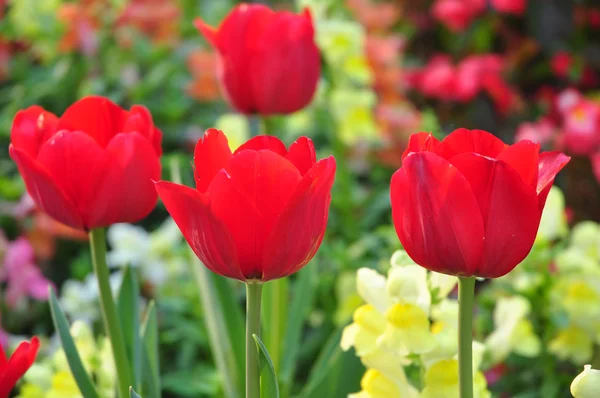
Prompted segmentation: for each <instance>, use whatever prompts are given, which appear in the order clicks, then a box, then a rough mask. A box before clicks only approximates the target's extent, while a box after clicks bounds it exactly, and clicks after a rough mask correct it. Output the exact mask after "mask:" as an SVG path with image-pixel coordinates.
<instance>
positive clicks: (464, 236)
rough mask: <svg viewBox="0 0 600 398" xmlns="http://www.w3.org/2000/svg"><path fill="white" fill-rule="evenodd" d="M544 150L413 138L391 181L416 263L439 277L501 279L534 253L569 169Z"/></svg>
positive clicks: (468, 135)
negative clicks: (548, 207) (549, 202)
mask: <svg viewBox="0 0 600 398" xmlns="http://www.w3.org/2000/svg"><path fill="white" fill-rule="evenodd" d="M539 150H540V145H539V144H538V143H533V142H531V141H520V142H518V143H516V144H514V145H512V146H508V145H505V144H504V143H503V142H502V141H501V140H499V139H498V138H496V137H494V136H493V135H492V134H490V133H488V132H486V131H481V130H467V129H458V130H455V131H454V132H452V133H451V134H450V135H448V136H447V137H446V138H445V139H444V140H443V141H441V142H440V141H438V140H437V139H435V138H434V137H433V136H432V135H431V134H427V133H419V134H413V135H412V136H411V137H410V140H409V145H408V149H407V150H406V151H405V153H404V155H403V158H404V163H403V166H402V168H400V169H399V170H398V171H397V172H396V173H394V176H393V177H392V182H391V200H392V216H393V219H394V225H395V227H396V232H397V233H398V237H399V238H400V241H401V242H402V245H403V246H404V249H405V250H406V252H407V253H408V254H409V255H410V257H411V258H412V259H413V260H414V261H415V262H416V263H417V264H420V265H421V266H423V267H425V268H427V269H430V270H432V271H436V272H442V273H445V274H450V275H458V276H479V277H484V278H497V277H500V276H502V275H504V274H506V273H508V272H509V271H510V270H512V269H513V268H514V267H515V266H516V265H517V264H518V263H519V262H521V261H522V260H523V259H524V258H525V256H527V254H528V253H529V251H530V250H531V246H532V245H533V241H534V240H535V236H536V234H537V229H538V226H539V222H540V218H541V215H542V210H543V208H544V204H545V202H546V197H547V195H548V192H549V191H550V187H551V186H552V183H553V182H554V177H555V176H556V174H557V173H558V172H559V171H560V170H561V169H562V168H563V167H564V166H565V165H566V164H567V163H568V161H569V159H570V158H569V157H568V156H565V155H564V154H562V153H560V152H544V153H541V154H540V153H539Z"/></svg>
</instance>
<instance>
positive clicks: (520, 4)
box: [490, 0, 527, 15]
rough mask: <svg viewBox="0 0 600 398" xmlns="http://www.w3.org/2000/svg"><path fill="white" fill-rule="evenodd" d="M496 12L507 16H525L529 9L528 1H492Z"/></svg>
mask: <svg viewBox="0 0 600 398" xmlns="http://www.w3.org/2000/svg"><path fill="white" fill-rule="evenodd" d="M490 2H491V4H492V7H493V8H495V9H496V11H499V12H503V13H506V14H515V15H523V14H524V13H525V10H526V9H527V0H491V1H490Z"/></svg>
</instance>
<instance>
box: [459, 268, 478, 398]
mask: <svg viewBox="0 0 600 398" xmlns="http://www.w3.org/2000/svg"><path fill="white" fill-rule="evenodd" d="M474 299H475V278H462V277H459V278H458V375H459V377H458V380H459V385H460V398H473V302H474Z"/></svg>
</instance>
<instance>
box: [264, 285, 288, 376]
mask: <svg viewBox="0 0 600 398" xmlns="http://www.w3.org/2000/svg"><path fill="white" fill-rule="evenodd" d="M288 300H289V278H281V279H277V280H274V281H270V282H269V283H265V284H264V287H263V299H262V326H263V330H264V332H263V334H262V336H263V339H264V342H265V345H266V346H267V347H268V348H269V353H270V354H271V359H272V360H273V367H274V368H275V371H276V372H279V366H280V362H281V356H282V353H283V343H284V340H283V336H284V335H285V329H286V321H287V319H288Z"/></svg>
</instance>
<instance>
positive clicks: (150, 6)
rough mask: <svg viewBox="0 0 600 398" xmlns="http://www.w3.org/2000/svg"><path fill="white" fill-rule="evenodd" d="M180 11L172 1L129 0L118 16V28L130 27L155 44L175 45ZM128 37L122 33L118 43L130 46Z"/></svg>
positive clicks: (175, 2)
mask: <svg viewBox="0 0 600 398" xmlns="http://www.w3.org/2000/svg"><path fill="white" fill-rule="evenodd" d="M180 17H181V10H180V8H179V5H178V3H177V1H174V0H130V1H129V2H128V3H127V6H126V7H125V9H124V10H123V12H122V14H121V15H120V16H119V19H118V21H117V26H118V27H129V26H132V27H134V28H135V29H137V30H138V31H140V32H141V33H143V34H144V35H146V36H147V37H149V38H150V39H151V40H152V41H154V42H155V43H166V44H170V45H173V44H176V43H177V41H178V40H179V18H180ZM129 36H130V35H128V34H127V32H124V33H123V34H121V35H120V41H121V43H122V44H123V45H125V46H130V45H131V44H132V43H131V42H130V37H129Z"/></svg>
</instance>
